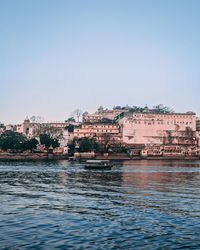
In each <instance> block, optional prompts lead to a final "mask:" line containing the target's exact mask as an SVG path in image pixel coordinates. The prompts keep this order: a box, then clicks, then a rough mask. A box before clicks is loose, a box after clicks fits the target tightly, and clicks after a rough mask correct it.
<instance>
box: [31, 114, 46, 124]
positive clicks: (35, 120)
mask: <svg viewBox="0 0 200 250" xmlns="http://www.w3.org/2000/svg"><path fill="white" fill-rule="evenodd" d="M30 121H31V122H32V123H43V122H44V117H42V116H35V115H33V116H31V118H30Z"/></svg>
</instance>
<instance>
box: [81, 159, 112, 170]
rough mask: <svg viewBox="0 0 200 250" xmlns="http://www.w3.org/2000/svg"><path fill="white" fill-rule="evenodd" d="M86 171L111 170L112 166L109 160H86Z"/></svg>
mask: <svg viewBox="0 0 200 250" xmlns="http://www.w3.org/2000/svg"><path fill="white" fill-rule="evenodd" d="M84 166H85V168H86V169H98V170H99V169H111V168H112V167H113V164H112V163H111V162H110V161H109V160H87V161H86V163H85V165H84Z"/></svg>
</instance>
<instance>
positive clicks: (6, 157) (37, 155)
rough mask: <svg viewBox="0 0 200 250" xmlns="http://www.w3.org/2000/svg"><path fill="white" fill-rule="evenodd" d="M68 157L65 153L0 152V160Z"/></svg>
mask: <svg viewBox="0 0 200 250" xmlns="http://www.w3.org/2000/svg"><path fill="white" fill-rule="evenodd" d="M61 159H68V157H67V155H63V154H49V153H1V154H0V161H45V160H61Z"/></svg>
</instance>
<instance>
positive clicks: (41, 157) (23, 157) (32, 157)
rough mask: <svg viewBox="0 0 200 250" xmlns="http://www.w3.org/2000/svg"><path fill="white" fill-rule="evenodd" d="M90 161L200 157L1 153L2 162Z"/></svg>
mask: <svg viewBox="0 0 200 250" xmlns="http://www.w3.org/2000/svg"><path fill="white" fill-rule="evenodd" d="M89 159H94V160H110V161H134V160H188V161H195V160H200V156H189V157H188V156H184V157H183V156H148V157H142V156H135V157H130V156H129V155H126V154H121V155H120V154H113V155H108V156H104V155H96V156H95V157H69V156H68V155H63V154H52V153H28V154H27V153H0V162H1V161H54V160H69V161H74V162H84V161H86V160H89Z"/></svg>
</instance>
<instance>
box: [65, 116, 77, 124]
mask: <svg viewBox="0 0 200 250" xmlns="http://www.w3.org/2000/svg"><path fill="white" fill-rule="evenodd" d="M65 122H68V123H71V122H72V123H73V122H76V120H75V118H74V117H69V118H68V119H67V120H65Z"/></svg>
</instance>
